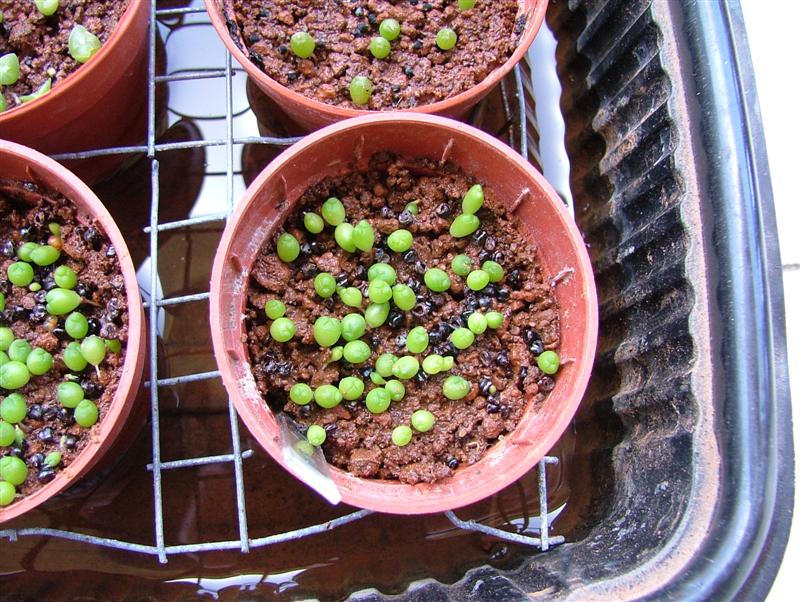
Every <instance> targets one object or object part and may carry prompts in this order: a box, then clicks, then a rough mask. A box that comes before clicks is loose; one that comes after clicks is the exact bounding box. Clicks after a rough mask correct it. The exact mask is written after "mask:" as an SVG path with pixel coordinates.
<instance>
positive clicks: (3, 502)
mask: <svg viewBox="0 0 800 602" xmlns="http://www.w3.org/2000/svg"><path fill="white" fill-rule="evenodd" d="M0 14H1V13H0ZM0 98H2V96H0ZM16 495H17V489H16V488H15V487H14V486H13V485H12V484H11V483H9V482H8V481H0V506H8V505H9V504H11V503H12V502H13V501H14V498H15V497H16Z"/></svg>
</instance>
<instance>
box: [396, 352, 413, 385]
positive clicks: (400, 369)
mask: <svg viewBox="0 0 800 602" xmlns="http://www.w3.org/2000/svg"><path fill="white" fill-rule="evenodd" d="M417 372H419V360H418V359H417V358H415V357H414V356H413V355H405V356H403V357H401V358H400V359H399V360H397V361H396V362H395V363H394V365H393V366H392V374H393V375H394V376H396V377H397V378H399V379H402V380H409V379H411V378H414V377H415V376H416V375H417Z"/></svg>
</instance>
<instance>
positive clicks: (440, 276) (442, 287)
mask: <svg viewBox="0 0 800 602" xmlns="http://www.w3.org/2000/svg"><path fill="white" fill-rule="evenodd" d="M424 279H425V286H427V287H428V288H429V289H431V290H432V291H434V292H436V293H442V292H444V291H446V290H447V289H449V288H450V276H448V275H447V272H445V271H444V270H442V269H439V268H431V269H430V270H427V271H426V272H425V276H424Z"/></svg>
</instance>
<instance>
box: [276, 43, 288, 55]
mask: <svg viewBox="0 0 800 602" xmlns="http://www.w3.org/2000/svg"><path fill="white" fill-rule="evenodd" d="M288 51H289V47H288V46H286V44H281V45H279V46H278V52H280V53H281V54H286V53H287V52H288Z"/></svg>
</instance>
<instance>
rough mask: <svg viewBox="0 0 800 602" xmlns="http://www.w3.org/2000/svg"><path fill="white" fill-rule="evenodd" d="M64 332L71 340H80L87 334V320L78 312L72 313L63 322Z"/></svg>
mask: <svg viewBox="0 0 800 602" xmlns="http://www.w3.org/2000/svg"><path fill="white" fill-rule="evenodd" d="M64 330H66V331H67V334H68V335H69V336H71V337H72V338H73V339H82V338H83V337H85V336H86V335H87V334H89V320H87V319H86V316H84V315H83V314H82V313H81V312H79V311H74V312H72V313H71V314H70V315H68V316H67V319H66V320H64Z"/></svg>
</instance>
